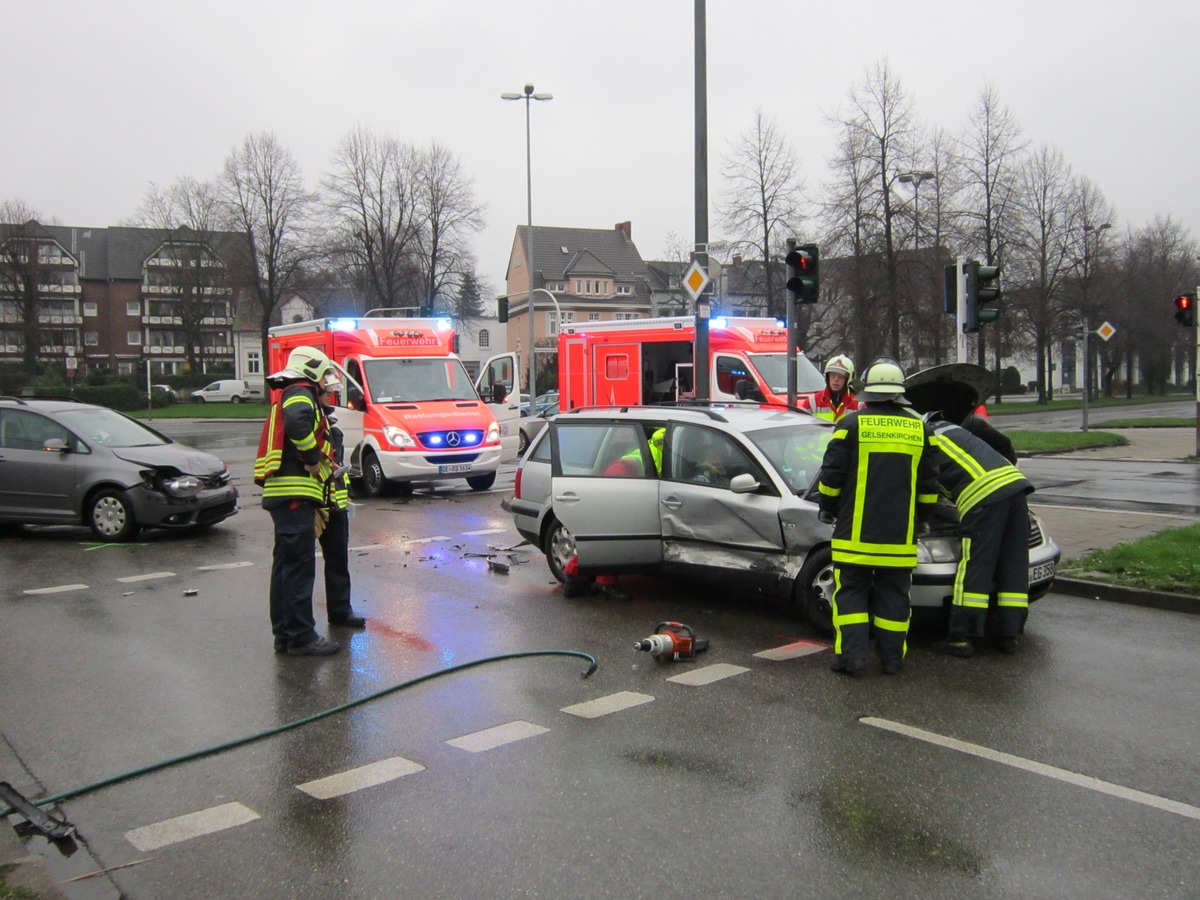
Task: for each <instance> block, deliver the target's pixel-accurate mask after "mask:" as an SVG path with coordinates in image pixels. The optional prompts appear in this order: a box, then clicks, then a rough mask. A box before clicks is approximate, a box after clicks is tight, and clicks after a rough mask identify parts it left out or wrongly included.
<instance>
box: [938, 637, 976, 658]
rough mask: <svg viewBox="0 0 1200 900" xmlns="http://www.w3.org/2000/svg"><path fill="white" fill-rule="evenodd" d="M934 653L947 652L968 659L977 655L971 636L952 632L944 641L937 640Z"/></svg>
mask: <svg viewBox="0 0 1200 900" xmlns="http://www.w3.org/2000/svg"><path fill="white" fill-rule="evenodd" d="M932 650H933V652H934V653H945V654H948V655H949V656H958V657H961V658H963V659H967V658H969V657H971V656H974V655H975V648H974V647H973V646H972V645H971V641H970V639H969V638H967V637H965V636H963V635H961V634H952V635H950V637H948V638H946V639H945V640H943V641H935V642H934V644H933V647H932Z"/></svg>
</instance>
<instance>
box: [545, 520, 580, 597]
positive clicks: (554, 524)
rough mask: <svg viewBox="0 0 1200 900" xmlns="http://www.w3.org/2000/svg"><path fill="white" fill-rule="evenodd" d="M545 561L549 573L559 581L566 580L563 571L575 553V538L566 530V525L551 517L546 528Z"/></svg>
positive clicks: (565, 574)
mask: <svg viewBox="0 0 1200 900" xmlns="http://www.w3.org/2000/svg"><path fill="white" fill-rule="evenodd" d="M544 546H545V548H546V563H547V564H548V565H549V566H550V574H551V575H553V576H554V577H555V578H556V579H558V580H559V581H563V582H565V581H566V580H567V573H566V572H564V571H563V569H564V568H565V567H566V565H567V563H569V562H570V561H571V557H573V556H574V555H575V538H574V537H573V536H572V535H571V532H569V531H568V530H567V526H566V525H564V524H563V523H562V522H560V521H558V519H551V520H550V524H549V526H547V529H546V541H545V544H544Z"/></svg>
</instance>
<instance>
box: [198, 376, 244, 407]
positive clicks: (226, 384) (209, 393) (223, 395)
mask: <svg viewBox="0 0 1200 900" xmlns="http://www.w3.org/2000/svg"><path fill="white" fill-rule="evenodd" d="M250 397H251V391H250V382H248V381H244V380H241V379H223V380H221V381H214V382H213V383H212V384H210V385H208V386H207V387H202V388H201V389H200V390H198V391H192V400H194V401H195V402H197V403H241V402H242V401H243V400H249V399H250Z"/></svg>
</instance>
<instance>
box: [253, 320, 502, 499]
mask: <svg viewBox="0 0 1200 900" xmlns="http://www.w3.org/2000/svg"><path fill="white" fill-rule="evenodd" d="M269 336H270V341H269V369H268V371H269V372H277V371H279V370H280V369H282V368H284V366H285V365H286V363H287V358H288V354H289V353H291V351H292V350H293V349H294V348H296V347H300V346H309V347H316V348H318V349H320V350H321V351H323V352H324V353H325V355H326V356H328V357H329V358H330V359H331V360H333V362H334V363H336V364H337V366H338V367H339V368H340V369H341V373H340V374H341V377H342V380H343V389H342V390H341V391H340V392H338V394H337V396H336V404H335V405H336V406H337V407H338V409H337V411H336V413H335V418H336V419H337V424H338V427H339V428H341V429H342V432H343V434H344V436H345V453H346V462H347V463H348V464H349V465H350V475H351V477H352V478H355V479H356V480H358V481H360V483H361V485H362V487H363V489H364V491H365V492H366V494H367V495H368V496H372V497H375V496H379V495H380V494H382V493H383V492H384V491H385V490H386V488H387V487H388V486H389V484H395V485H396V486H397V487H398V488H399V489H400V490H401V491H403V492H405V493H408V492H411V491H412V488H413V484H414V482H420V481H433V480H439V479H444V478H465V479H466V481H467V484H469V485H470V486H471V487H472V488H473V489H475V490H477V491H483V490H487V489H488V488H490V487H491V486H492V484H493V482H494V481H495V480H496V469H497V468H499V465H500V459H501V455H502V444H501V425H500V422H498V421H497V417H499V418H500V419H501V420H502V421H504V422H505V424H506V425H507V426H508V427H509V430H510V431H511V432H512V433H513V437H512V438H511V441H510V443H512V450H511V451H510V453H509V454H508V455H512V453H515V447H516V427H515V423H516V418H517V416H518V414H519V404H518V403H517V400H516V395H515V393H514V394H513V395H512V397H511V398H510V397H509V396H508V393H507V392H504V396H500V394H501V393H502V392H501V391H500V390H494V391H490V392H489V394H488V395H487V396H486V397H481V396H480V394H479V391H478V386H477V385H476V384H474V383H472V381H471V377H470V375H469V374H468V373H467V370H466V368H464V366H463V364H462V360H460V359H459V358H458V357H457V356H456V355H454V353H453V352H451V347H452V344H453V340H454V329H453V328H452V327H451V323H450V321H449V320H448V319H409V318H382V317H370V316H367V317H363V318H361V319H313V320H310V321H307V322H296V323H294V324H291V325H279V326H276V327H275V328H272V329H271V330H270V335H269Z"/></svg>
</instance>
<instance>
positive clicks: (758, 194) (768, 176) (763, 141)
mask: <svg viewBox="0 0 1200 900" xmlns="http://www.w3.org/2000/svg"><path fill="white" fill-rule="evenodd" d="M797 169H798V166H797V163H796V156H795V153H794V152H793V151H792V148H791V145H790V144H789V143H788V140H787V138H786V137H784V136H783V135H782V134H780V133H779V130H778V129H777V128H776V127H775V122H774V120H773V119H770V118H768V117H766V116H764V115H763V111H762V110H761V109H759V110H757V111H756V112H755V114H754V124H753V126H751V128H750V130H749V131H748V132H746V133H745V134H743V135H742V136H741V137H740V138H739V139H738V141H737V142H736V143H735V144H734V145H733V146H732V148H731V149H730V152H729V154H728V155H727V156H726V157H725V158H724V166H723V169H722V175H723V176H724V178H725V181H726V183H727V184H728V190H727V192H726V195H725V200H724V202H723V203H721V204H720V205H719V206H718V209H717V212H718V214H719V215H720V217H721V223H722V225H723V227H724V228H725V230H726V231H728V232H729V233H730V234H731V235H733V237H734V238H735V240H736V241H737V242H738V243H739V244H741V245H742V246H744V247H747V248H751V249H752V250H753V252H754V255H755V256H757V257H758V258H759V259H761V260H762V261H763V269H762V271H763V282H764V283H763V285H762V291H763V295H764V296H765V297H766V308H767V314H768V315H771V316H775V317H777V318H782V317H783V315H784V313H785V307H784V303H783V298H782V297H777V293H778V292H777V285H776V278H774V277H772V272H773V270H774V267H773V266H772V263H771V261H772V258H773V257H775V256H776V255H777V254H778V252H779V251H780V249H781V248H782V246H783V243H784V240H786V238H788V237H790V236H792V235H793V234H795V233H796V229H797V228H798V227H799V223H800V207H801V202H802V200H801V197H802V191H803V184H802V183H801V181H800V180H799V175H798V172H797Z"/></svg>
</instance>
